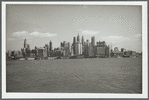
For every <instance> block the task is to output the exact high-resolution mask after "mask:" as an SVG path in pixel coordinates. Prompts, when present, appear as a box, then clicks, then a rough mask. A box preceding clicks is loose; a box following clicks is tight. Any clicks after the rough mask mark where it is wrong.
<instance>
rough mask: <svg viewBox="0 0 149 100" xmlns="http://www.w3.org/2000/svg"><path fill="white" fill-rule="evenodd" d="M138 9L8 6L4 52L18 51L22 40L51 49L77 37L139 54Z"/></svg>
mask: <svg viewBox="0 0 149 100" xmlns="http://www.w3.org/2000/svg"><path fill="white" fill-rule="evenodd" d="M141 10H142V8H141V6H124V5H123V6H95V5H92V6H87V5H84V6H81V5H7V6H6V19H7V20H6V50H8V49H11V50H20V49H21V48H22V47H23V45H22V44H23V42H24V39H25V38H26V39H27V43H28V44H30V48H31V49H34V48H35V46H37V47H43V46H44V45H45V44H49V42H50V40H51V41H52V43H53V44H52V46H53V48H57V47H60V43H61V42H63V41H67V42H70V43H71V44H72V43H73V37H76V36H77V35H78V34H79V35H80V37H82V36H83V37H84V41H86V40H87V39H88V40H89V41H91V37H92V36H95V43H96V42H99V41H105V42H106V44H107V45H110V46H111V45H112V49H113V48H114V47H118V48H119V50H120V48H125V49H127V50H134V51H137V52H142V40H141V38H142V37H141V36H142V24H141V23H142V17H141V13H142V11H141Z"/></svg>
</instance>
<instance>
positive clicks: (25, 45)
mask: <svg viewBox="0 0 149 100" xmlns="http://www.w3.org/2000/svg"><path fill="white" fill-rule="evenodd" d="M24 48H27V40H26V39H25V40H24Z"/></svg>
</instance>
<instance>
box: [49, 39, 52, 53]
mask: <svg viewBox="0 0 149 100" xmlns="http://www.w3.org/2000/svg"><path fill="white" fill-rule="evenodd" d="M49 51H52V41H51V40H50V42H49Z"/></svg>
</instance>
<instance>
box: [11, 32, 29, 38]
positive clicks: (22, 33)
mask: <svg viewBox="0 0 149 100" xmlns="http://www.w3.org/2000/svg"><path fill="white" fill-rule="evenodd" d="M26 35H28V32H27V31H18V32H14V33H12V36H15V37H20V36H26Z"/></svg>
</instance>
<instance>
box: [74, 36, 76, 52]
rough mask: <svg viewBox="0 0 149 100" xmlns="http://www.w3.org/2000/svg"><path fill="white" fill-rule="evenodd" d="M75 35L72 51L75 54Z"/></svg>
mask: <svg viewBox="0 0 149 100" xmlns="http://www.w3.org/2000/svg"><path fill="white" fill-rule="evenodd" d="M75 43H76V37H73V53H74V54H75Z"/></svg>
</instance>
